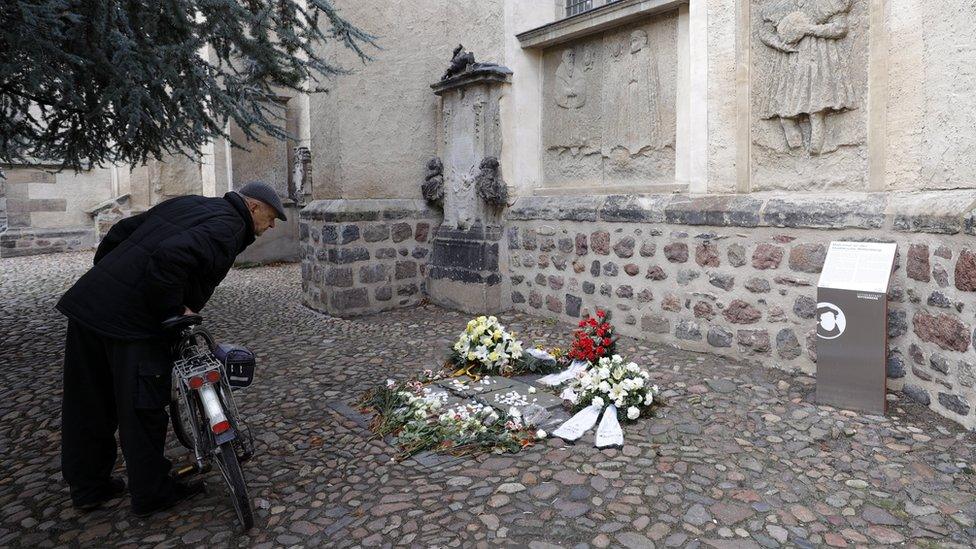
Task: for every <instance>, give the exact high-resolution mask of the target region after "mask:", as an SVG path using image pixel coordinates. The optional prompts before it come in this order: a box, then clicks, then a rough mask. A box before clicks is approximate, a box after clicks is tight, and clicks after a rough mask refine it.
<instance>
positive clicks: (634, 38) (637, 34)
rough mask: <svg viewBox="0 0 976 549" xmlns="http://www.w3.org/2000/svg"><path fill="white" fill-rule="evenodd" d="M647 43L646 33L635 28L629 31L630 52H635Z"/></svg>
mask: <svg viewBox="0 0 976 549" xmlns="http://www.w3.org/2000/svg"><path fill="white" fill-rule="evenodd" d="M646 45H647V33H646V32H644V31H642V30H640V29H637V30H635V31H633V32H632V33H630V53H637V52H639V51H641V50H642V49H644V46H646Z"/></svg>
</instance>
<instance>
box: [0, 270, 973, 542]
mask: <svg viewBox="0 0 976 549" xmlns="http://www.w3.org/2000/svg"><path fill="white" fill-rule="evenodd" d="M90 258H91V255H90V254H87V253H75V254H64V255H54V256H42V257H28V258H19V259H8V260H3V261H0V311H2V315H0V334H2V342H0V381H2V383H0V451H2V462H0V463H2V466H0V546H33V547H48V546H55V545H72V546H74V545H82V546H94V547H107V546H132V547H135V546H147V547H151V546H159V547H170V546H174V545H181V544H188V545H200V546H263V547H269V546H293V545H306V546H320V545H326V544H328V545H330V546H353V545H359V544H361V545H367V546H381V545H414V546H449V547H458V546H465V547H468V546H477V545H489V544H492V545H494V544H506V545H530V546H534V547H552V546H554V545H561V546H567V547H571V546H580V547H585V546H597V547H604V546H608V545H615V546H627V547H671V546H689V547H694V546H705V547H756V546H763V547H777V546H801V547H802V546H836V547H844V546H877V545H893V544H903V543H904V544H910V545H914V546H919V547H929V546H958V547H971V546H973V544H974V540H976V529H974V524H973V523H974V520H976V497H974V496H976V486H974V479H976V477H974V475H973V472H972V466H973V464H974V463H976V455H974V454H976V438H974V434H973V433H967V432H965V431H963V430H961V429H959V428H957V427H956V426H955V425H954V424H952V423H949V422H948V421H946V420H943V419H941V418H939V417H937V416H935V415H934V414H932V413H931V412H929V411H928V410H926V409H923V408H921V407H919V406H914V405H912V403H910V402H908V401H906V400H903V399H901V398H900V396H898V395H892V401H891V408H890V416H889V417H876V416H864V415H859V414H855V413H851V412H846V411H839V410H834V409H832V408H829V407H824V406H816V405H814V404H812V403H811V399H812V393H813V388H814V386H813V380H812V379H810V378H808V377H792V376H790V375H788V374H786V373H783V372H778V371H769V370H764V369H760V368H756V367H750V366H747V365H740V364H735V363H730V362H728V361H726V360H722V359H718V358H713V357H707V356H701V355H696V354H693V353H687V352H679V351H676V350H672V349H669V348H664V347H652V346H648V345H644V344H638V343H636V342H634V341H631V340H627V341H623V344H622V345H621V348H622V351H623V353H624V354H626V355H629V356H632V357H633V358H634V359H636V360H637V361H638V362H640V363H642V364H645V365H648V366H650V369H651V370H652V372H653V376H654V378H655V380H656V382H657V383H658V384H660V385H661V386H662V388H664V389H666V390H669V391H670V392H669V393H667V395H669V398H668V405H667V406H666V407H664V408H663V409H662V411H661V413H660V415H661V417H658V418H654V419H652V420H648V421H642V422H639V423H637V424H634V425H631V426H627V427H625V436H626V441H627V444H626V446H624V447H623V448H622V449H620V450H607V451H597V450H595V449H594V448H593V447H592V443H591V442H590V441H591V440H592V439H590V440H587V439H584V440H583V441H581V442H580V443H578V444H577V445H575V446H566V445H564V444H562V443H561V442H560V441H556V440H548V441H546V442H545V443H544V444H541V445H539V446H536V447H534V448H530V449H528V450H526V451H524V452H522V453H521V454H518V455H491V456H482V457H479V458H474V459H465V460H456V459H448V460H437V461H436V462H435V463H430V462H428V461H423V460H422V461H417V460H410V461H406V462H403V463H393V462H391V457H392V455H394V451H393V449H392V448H390V447H389V446H388V445H387V444H385V443H384V442H383V441H377V440H371V439H370V437H369V434H368V432H367V431H365V430H364V429H363V428H362V427H361V426H360V424H359V423H357V422H356V421H355V418H354V417H353V416H352V415H351V414H349V413H347V412H346V413H343V412H341V410H344V408H343V407H342V406H338V405H336V404H335V403H341V402H343V401H345V402H348V401H349V400H350V399H351V397H352V396H354V395H356V394H358V393H359V392H360V391H361V390H362V389H364V388H365V387H367V386H369V385H370V384H373V383H380V382H382V381H383V380H384V379H386V378H387V377H403V376H407V375H409V374H414V373H416V372H418V371H419V370H420V369H422V368H424V367H430V366H433V365H435V364H436V363H437V362H438V360H439V359H440V358H441V357H442V356H443V353H444V349H446V348H447V345H448V343H449V341H450V339H451V337H452V336H453V334H455V333H457V332H458V331H460V329H461V327H462V326H463V324H464V322H465V321H466V320H467V319H466V318H465V317H464V316H462V315H460V314H457V313H453V312H449V311H445V310H442V309H438V308H435V307H430V306H427V307H419V308H412V309H408V310H400V311H397V312H393V313H385V314H382V315H377V316H371V317H367V318H360V319H355V320H339V319H332V318H326V317H323V316H321V315H318V314H316V313H313V312H312V311H310V310H308V309H306V308H304V307H303V306H301V305H300V304H299V303H298V296H299V282H298V276H299V275H298V268H297V267H296V266H295V265H287V266H278V267H264V268H255V269H247V270H240V271H233V272H232V273H231V275H230V276H229V277H228V279H227V280H226V281H225V282H224V284H223V285H222V286H221V287H220V288H219V289H218V290H217V293H216V295H215V296H214V299H213V300H212V303H211V304H210V306H209V307H208V308H207V310H205V311H204V314H205V315H206V316H207V318H208V319H209V323H210V325H211V326H212V328H213V329H214V330H215V332H216V333H217V334H218V336H219V337H220V338H221V339H223V340H225V341H232V342H238V343H243V344H247V345H249V346H250V347H251V348H253V349H254V350H256V351H257V353H258V356H259V359H260V363H259V371H258V381H257V382H256V384H255V386H254V387H253V388H252V389H251V390H249V391H248V392H247V393H246V394H245V395H243V396H242V398H241V404H242V408H243V409H244V410H247V411H248V412H249V419H250V422H251V425H252V428H253V429H254V430H255V431H256V433H257V441H256V444H257V456H256V457H255V458H254V459H253V460H252V461H251V462H249V463H248V464H247V465H246V468H245V474H246V476H247V477H248V479H249V482H250V486H251V489H252V493H253V494H252V495H253V496H254V498H255V502H256V511H257V515H258V517H257V523H258V526H257V527H256V528H255V529H254V530H253V531H252V532H251V533H249V534H247V535H242V534H240V533H239V532H238V531H237V529H236V525H235V519H234V515H233V511H232V509H231V507H230V505H229V502H228V500H227V499H226V497H225V495H224V493H223V491H222V485H221V483H220V481H219V478H218V475H217V474H216V473H211V474H210V475H209V477H208V480H209V484H210V487H211V490H210V493H209V494H208V495H207V496H206V497H202V498H198V499H196V500H193V501H192V502H189V503H186V504H184V505H183V506H182V507H179V508H177V509H176V510H174V511H173V512H172V513H171V514H169V515H166V516H163V517H160V518H155V519H152V520H138V519H135V518H133V517H132V516H130V514H129V507H128V501H126V500H119V501H117V502H115V503H114V504H112V505H111V506H109V507H107V508H105V509H102V510H99V511H95V512H93V513H90V514H79V513H78V512H76V511H74V510H73V509H72V508H71V506H70V503H69V501H68V498H67V489H66V487H65V486H64V484H63V483H62V481H61V478H60V473H59V468H58V447H59V446H58V445H59V435H58V425H59V398H60V392H61V389H60V383H61V382H60V375H61V374H60V371H61V365H60V361H61V338H62V334H63V331H64V326H65V322H64V320H63V319H62V318H61V317H60V316H59V315H58V314H57V313H56V312H54V311H53V309H52V305H53V304H54V302H55V300H56V298H57V297H58V296H59V295H60V294H61V292H62V291H63V290H64V289H65V288H66V287H67V286H68V285H69V284H70V283H71V282H72V281H73V280H74V279H75V278H76V277H77V276H78V275H79V274H80V273H81V272H83V270H84V269H85V268H86V266H87V265H88V264H89V262H90ZM502 320H503V321H504V322H506V323H507V324H508V325H509V327H510V328H511V329H513V330H515V331H517V332H519V333H520V334H521V336H522V338H523V339H524V340H525V341H526V342H529V343H536V342H550V341H560V342H565V341H566V340H567V339H568V327H567V326H562V325H554V324H552V323H548V322H545V321H542V320H538V319H532V318H530V317H526V316H523V315H510V314H507V315H502ZM336 409H339V410H340V412H337V411H335V410H336ZM171 442H172V441H171ZM169 453H170V454H171V455H172V456H173V457H174V458H179V457H181V456H185V452H184V451H182V449H180V448H177V447H176V446H175V445H173V444H171V446H170V448H169ZM121 467H122V466H121V464H120V466H119V468H120V471H121Z"/></svg>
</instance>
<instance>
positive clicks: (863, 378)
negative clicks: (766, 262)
mask: <svg viewBox="0 0 976 549" xmlns="http://www.w3.org/2000/svg"><path fill="white" fill-rule="evenodd" d="M894 257H895V244H884V243H876V242H831V243H830V248H829V249H828V251H827V258H826V260H825V262H824V267H823V271H822V272H821V274H820V282H819V283H818V284H817V317H816V318H817V402H819V403H822V404H830V405H832V406H838V407H842V408H849V409H854V410H861V411H866V412H871V413H882V414H883V413H884V412H885V406H886V400H885V389H886V386H885V384H886V376H885V359H886V356H885V355H886V352H887V347H888V342H887V336H888V330H887V319H888V299H887V292H888V281H889V279H890V277H891V271H892V266H893V263H894Z"/></svg>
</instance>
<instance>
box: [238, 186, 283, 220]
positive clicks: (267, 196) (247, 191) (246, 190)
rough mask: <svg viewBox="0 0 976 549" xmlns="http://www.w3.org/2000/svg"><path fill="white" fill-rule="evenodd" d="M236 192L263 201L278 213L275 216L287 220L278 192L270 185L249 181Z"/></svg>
mask: <svg viewBox="0 0 976 549" xmlns="http://www.w3.org/2000/svg"><path fill="white" fill-rule="evenodd" d="M237 192H239V193H241V194H242V195H244V196H247V197H250V198H253V199H255V200H260V201H261V202H264V203H265V204H267V205H268V206H271V207H272V208H274V211H275V212H277V213H278V215H277V216H275V217H277V218H278V219H280V220H282V221H288V218H287V217H285V207H284V206H282V205H281V199H280V198H278V193H276V192H275V190H274V189H272V188H271V185H268V184H267V183H264V182H262V181H251V182H250V183H247V184H246V185H244V186H243V187H241V188H240V189H238V190H237Z"/></svg>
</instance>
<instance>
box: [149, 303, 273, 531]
mask: <svg viewBox="0 0 976 549" xmlns="http://www.w3.org/2000/svg"><path fill="white" fill-rule="evenodd" d="M163 328H164V330H165V331H166V332H168V333H170V334H174V335H175V334H178V338H177V339H176V342H175V343H174V345H173V356H174V362H173V374H172V376H173V389H172V396H171V400H170V405H169V409H170V418H171V420H172V424H173V432H174V433H175V434H176V438H177V439H178V440H179V441H180V444H182V445H183V446H184V447H185V448H186V449H188V450H192V451H193V453H194V458H195V461H194V463H192V464H190V465H188V466H186V467H183V468H181V469H178V470H177V471H176V472H175V473H174V476H175V477H177V478H182V477H186V476H188V475H190V474H197V473H206V472H208V471H210V469H211V463H212V462H216V464H217V468H218V469H219V470H220V473H221V476H223V478H224V482H225V484H226V485H227V488H228V490H229V491H230V496H231V502H232V503H233V505H234V510H235V511H236V513H237V518H238V520H239V521H240V523H241V525H242V526H243V527H244V530H245V531H247V530H250V529H251V528H252V527H253V526H254V511H253V508H252V506H251V498H250V496H249V495H248V489H247V483H246V481H245V480H244V474H243V472H242V471H241V463H244V462H246V461H247V460H248V459H250V458H251V457H252V456H253V455H254V443H253V439H252V437H251V433H250V429H249V428H248V427H247V425H246V423H245V422H244V420H243V418H242V417H241V416H240V414H239V413H238V411H237V404H236V403H235V402H234V397H233V391H234V390H235V389H237V388H243V387H247V386H249V385H250V384H251V382H252V381H253V378H254V359H253V355H250V353H249V352H247V351H246V349H241V348H238V347H233V346H225V345H220V346H218V345H216V344H215V342H214V338H213V336H212V335H211V334H210V332H209V331H208V330H207V329H206V328H205V327H204V326H203V317H202V316H200V315H197V314H191V315H184V316H180V317H174V318H170V319H168V320H166V321H165V322H163ZM227 349H231V350H238V349H241V350H243V351H244V352H245V353H246V355H245V356H244V360H238V359H234V358H233V357H231V358H228V353H226V352H222V351H226V350H227ZM218 354H220V355H222V358H223V360H221V359H220V358H218ZM247 355H249V356H250V359H249V360H248V359H247ZM232 384H233V385H232Z"/></svg>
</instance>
